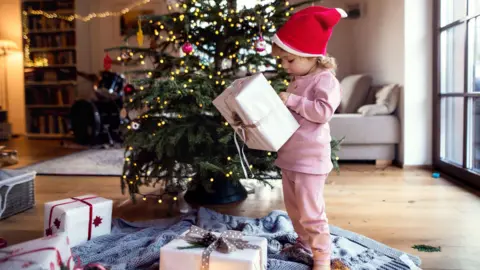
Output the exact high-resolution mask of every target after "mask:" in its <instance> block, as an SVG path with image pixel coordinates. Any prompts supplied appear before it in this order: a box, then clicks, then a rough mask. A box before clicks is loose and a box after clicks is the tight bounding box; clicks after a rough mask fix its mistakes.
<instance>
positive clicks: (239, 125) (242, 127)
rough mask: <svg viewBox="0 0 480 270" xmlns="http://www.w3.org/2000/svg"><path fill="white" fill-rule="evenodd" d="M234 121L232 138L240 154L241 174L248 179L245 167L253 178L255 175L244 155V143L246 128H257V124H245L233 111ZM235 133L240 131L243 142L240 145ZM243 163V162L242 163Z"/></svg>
mask: <svg viewBox="0 0 480 270" xmlns="http://www.w3.org/2000/svg"><path fill="white" fill-rule="evenodd" d="M232 118H233V120H234V123H233V125H232V127H233V128H234V129H235V132H234V133H233V140H234V141H235V146H236V147H237V152H238V155H239V156H240V164H241V165H242V169H243V174H244V175H245V178H246V179H249V176H248V173H247V169H248V171H249V172H250V175H251V178H254V177H255V175H254V174H253V172H252V169H251V168H250V164H249V163H248V159H247V156H246V155H245V151H244V149H245V143H246V142H247V129H249V128H257V127H258V125H257V124H251V125H246V124H245V123H243V121H242V119H241V118H240V116H238V114H236V113H233V116H232ZM237 133H240V136H241V137H242V140H243V144H242V147H240V145H239V143H238V140H237ZM244 163H245V164H244Z"/></svg>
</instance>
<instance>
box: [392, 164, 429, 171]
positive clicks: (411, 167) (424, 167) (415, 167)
mask: <svg viewBox="0 0 480 270" xmlns="http://www.w3.org/2000/svg"><path fill="white" fill-rule="evenodd" d="M398 166H399V167H400V168H402V169H404V170H428V171H433V165H431V164H425V165H405V164H403V163H402V164H398Z"/></svg>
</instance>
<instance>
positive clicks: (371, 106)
mask: <svg viewBox="0 0 480 270" xmlns="http://www.w3.org/2000/svg"><path fill="white" fill-rule="evenodd" d="M341 85H342V103H341V105H340V107H339V109H338V110H337V112H336V113H335V115H334V116H333V119H332V120H331V122H330V129H331V134H332V136H334V137H336V138H338V139H339V138H342V137H345V140H344V141H343V143H342V145H341V150H340V152H339V154H338V156H339V158H340V159H341V160H362V161H375V162H376V164H377V165H380V166H382V165H388V164H391V162H392V161H393V160H395V159H396V156H397V149H398V145H399V143H400V140H401V136H400V135H401V124H400V121H399V118H398V116H397V114H396V112H397V106H398V100H399V95H400V91H401V87H400V86H398V85H395V84H390V85H382V86H373V85H372V78H371V77H370V76H369V75H364V74H358V75H351V76H347V77H345V78H344V79H343V80H342V81H341Z"/></svg>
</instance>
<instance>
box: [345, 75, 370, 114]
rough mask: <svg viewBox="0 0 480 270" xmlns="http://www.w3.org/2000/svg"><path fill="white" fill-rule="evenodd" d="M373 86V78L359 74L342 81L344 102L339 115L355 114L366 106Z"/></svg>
mask: <svg viewBox="0 0 480 270" xmlns="http://www.w3.org/2000/svg"><path fill="white" fill-rule="evenodd" d="M371 85H372V77H371V76H369V75H364V74H358V75H351V76H347V77H345V78H344V79H343V80H342V81H341V88H342V101H341V102H340V106H339V108H338V112H339V113H355V112H357V110H358V108H359V107H360V106H362V105H363V104H365V99H366V98H367V96H368V93H369V90H370V87H371Z"/></svg>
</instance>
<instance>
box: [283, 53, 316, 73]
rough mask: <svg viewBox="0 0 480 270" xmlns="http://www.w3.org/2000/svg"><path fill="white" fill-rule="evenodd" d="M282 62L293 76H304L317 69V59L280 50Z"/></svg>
mask: <svg viewBox="0 0 480 270" xmlns="http://www.w3.org/2000/svg"><path fill="white" fill-rule="evenodd" d="M278 57H280V59H279V60H280V62H281V64H282V67H283V68H284V69H285V71H287V73H288V74H290V75H293V76H304V75H307V74H308V73H309V72H311V71H313V70H315V67H316V65H317V59H316V58H313V57H300V56H296V55H293V54H291V53H288V52H284V51H283V52H280V53H279V55H278Z"/></svg>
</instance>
